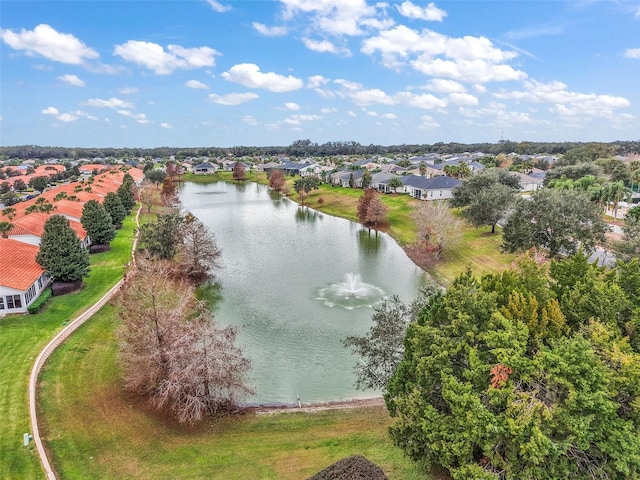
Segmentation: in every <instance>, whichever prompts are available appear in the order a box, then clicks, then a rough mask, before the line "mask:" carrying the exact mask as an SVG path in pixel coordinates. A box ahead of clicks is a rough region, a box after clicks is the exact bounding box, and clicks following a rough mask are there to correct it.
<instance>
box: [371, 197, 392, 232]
mask: <svg viewBox="0 0 640 480" xmlns="http://www.w3.org/2000/svg"><path fill="white" fill-rule="evenodd" d="M388 211H389V209H388V208H387V206H386V205H385V204H384V203H382V200H381V199H380V194H379V193H377V192H376V194H375V195H374V196H373V198H372V199H371V201H370V202H369V206H368V207H367V223H368V224H369V225H373V228H375V229H376V230H377V229H378V225H379V224H380V223H382V222H384V221H385V220H386V219H387V212H388Z"/></svg>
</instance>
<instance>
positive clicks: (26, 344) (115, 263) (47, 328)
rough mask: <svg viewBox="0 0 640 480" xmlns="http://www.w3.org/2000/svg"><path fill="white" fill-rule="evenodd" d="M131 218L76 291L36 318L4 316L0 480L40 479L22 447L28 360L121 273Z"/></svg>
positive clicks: (31, 452)
mask: <svg viewBox="0 0 640 480" xmlns="http://www.w3.org/2000/svg"><path fill="white" fill-rule="evenodd" d="M134 227H135V219H134V218H132V216H130V217H128V218H127V219H126V220H125V222H124V226H123V228H122V229H121V230H119V231H118V235H117V237H116V238H115V239H114V240H113V242H112V243H111V250H110V251H109V252H104V253H100V254H96V255H92V256H91V273H90V274H89V276H88V277H87V278H86V279H85V284H86V285H85V287H84V289H82V290H81V291H80V292H77V293H73V294H69V295H64V296H62V297H54V298H52V299H51V300H50V302H49V303H48V305H47V307H46V309H45V310H44V311H43V312H41V313H39V314H36V315H10V316H7V317H5V318H3V319H1V320H0V352H2V355H0V418H1V419H2V428H0V478H8V479H27V478H28V479H36V478H43V477H44V474H43V473H42V470H41V468H40V463H39V460H38V457H37V455H36V453H35V449H34V447H33V443H31V444H30V446H29V447H24V446H23V445H22V436H23V434H24V433H27V432H29V431H30V426H29V409H28V392H27V386H28V383H29V374H30V372H31V367H32V366H33V362H34V360H35V358H36V356H37V355H38V353H39V352H40V350H41V349H42V348H43V347H44V345H46V343H47V342H48V341H49V340H50V339H51V338H52V337H53V336H54V335H55V334H56V333H57V332H58V331H59V330H60V329H62V327H63V325H64V323H65V322H68V321H70V320H72V319H74V318H75V317H77V316H78V315H79V314H80V313H81V312H83V311H84V310H86V308H87V307H89V306H90V305H92V304H93V303H95V302H96V301H97V300H98V299H99V298H100V297H102V296H103V295H104V294H105V293H106V292H107V291H108V290H109V289H110V288H111V287H112V286H113V285H114V284H115V283H117V282H118V281H119V280H120V278H122V274H123V272H124V268H125V264H126V263H128V262H129V260H130V257H131V245H132V242H133V232H134Z"/></svg>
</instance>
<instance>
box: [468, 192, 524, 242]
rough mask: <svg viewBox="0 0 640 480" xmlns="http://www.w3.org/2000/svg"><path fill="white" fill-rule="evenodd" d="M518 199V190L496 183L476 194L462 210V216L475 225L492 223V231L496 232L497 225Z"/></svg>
mask: <svg viewBox="0 0 640 480" xmlns="http://www.w3.org/2000/svg"><path fill="white" fill-rule="evenodd" d="M515 201H516V191H515V190H514V189H513V188H511V187H508V186H506V185H503V184H502V183H496V184H494V185H491V186H489V187H487V188H485V189H484V190H480V191H479V192H477V193H476V194H475V195H474V196H473V199H472V200H471V202H470V203H469V204H468V205H467V207H466V208H465V209H464V210H462V216H463V217H464V218H466V219H467V220H469V221H470V222H471V223H472V224H473V225H474V226H476V227H480V226H482V225H490V226H491V233H495V231H496V225H497V224H498V222H499V221H500V220H501V219H502V218H503V217H504V216H505V214H506V212H507V211H509V209H510V208H511V207H512V205H513V204H514V203H515Z"/></svg>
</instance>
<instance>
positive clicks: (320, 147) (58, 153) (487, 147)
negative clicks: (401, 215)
mask: <svg viewBox="0 0 640 480" xmlns="http://www.w3.org/2000/svg"><path fill="white" fill-rule="evenodd" d="M603 146H604V148H607V149H608V152H610V153H611V155H617V154H620V155H623V154H627V153H633V152H636V153H638V152H640V142H637V141H625V142H623V141H619V142H612V143H606V144H605V143H595V142H588V143H582V142H554V143H549V142H528V141H523V142H512V141H509V140H502V141H499V142H496V143H472V144H466V143H457V142H449V143H444V142H437V143H434V144H402V145H387V146H383V145H373V144H370V145H361V144H360V143H358V142H355V141H332V142H326V143H323V144H318V143H316V142H312V141H311V140H309V139H302V140H296V141H294V142H293V143H292V144H291V145H289V146H265V147H257V146H235V147H229V148H220V147H195V148H179V147H159V148H148V149H142V148H118V149H116V148H67V147H39V146H35V145H19V146H12V147H0V159H2V158H19V159H29V158H35V159H47V158H65V159H72V160H76V159H79V158H90V159H93V158H106V159H116V158H117V159H122V158H140V157H146V158H148V159H151V158H164V159H167V158H169V157H171V156H174V157H175V158H176V160H181V159H184V158H186V157H201V156H209V157H223V156H234V157H236V158H238V157H244V156H255V157H257V156H261V155H267V156H270V155H280V154H285V155H289V156H291V157H309V156H316V157H329V156H335V155H387V154H401V155H420V154H425V153H441V154H453V153H463V152H478V151H479V152H484V153H486V154H489V155H499V154H501V153H502V154H508V153H512V152H515V153H517V154H520V155H535V154H539V153H547V154H550V155H558V154H568V153H569V152H570V151H572V150H576V151H575V152H572V153H571V155H573V156H577V157H580V155H581V151H582V150H584V149H587V150H589V149H591V150H597V149H600V150H602V149H603ZM602 157H604V156H601V158H602Z"/></svg>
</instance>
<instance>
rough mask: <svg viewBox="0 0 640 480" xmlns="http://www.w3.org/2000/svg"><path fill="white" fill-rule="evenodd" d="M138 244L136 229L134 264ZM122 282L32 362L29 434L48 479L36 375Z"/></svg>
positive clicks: (50, 473)
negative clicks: (40, 427)
mask: <svg viewBox="0 0 640 480" xmlns="http://www.w3.org/2000/svg"><path fill="white" fill-rule="evenodd" d="M141 211H142V205H140V207H139V208H138V212H137V213H136V225H137V226H140V221H139V220H140V212H141ZM137 244H138V233H137V231H136V236H135V238H134V239H133V246H132V249H131V259H132V262H133V264H134V265H135V251H136V246H137ZM123 283H124V279H122V280H120V281H119V282H118V283H116V284H115V285H114V286H113V287H112V288H111V289H110V290H109V291H108V292H107V293H106V294H105V295H104V296H103V297H102V298H101V299H100V300H98V301H97V302H96V303H95V304H94V305H92V306H91V308H89V309H88V310H86V311H85V312H84V313H82V314H81V315H80V316H78V317H77V318H76V319H74V320H73V321H72V322H71V323H69V325H67V326H66V327H65V328H63V329H62V330H61V331H60V332H58V334H57V335H56V336H55V337H53V339H52V340H51V341H50V342H49V343H48V344H47V345H46V346H45V347H44V348H43V349H42V350H41V351H40V354H39V355H38V358H36V361H35V363H34V364H33V368H32V369H31V376H30V377H29V416H30V417H31V432H32V433H31V434H32V435H33V441H34V443H35V445H36V450H37V452H38V456H39V457H40V463H41V464H42V468H43V469H44V472H45V474H46V476H47V479H48V480H56V475H55V473H54V472H53V470H52V468H51V464H50V463H49V458H48V457H47V452H46V450H45V449H44V445H43V444H42V439H41V438H40V429H39V428H38V412H37V410H36V393H37V388H38V377H39V375H40V371H41V370H42V367H43V366H44V364H45V362H46V361H47V358H49V356H50V355H51V353H53V351H54V350H55V349H56V348H58V347H59V346H60V344H62V342H64V341H65V340H66V339H67V338H68V337H69V335H71V334H72V333H73V332H74V331H75V330H76V329H77V328H78V327H80V325H82V324H83V323H84V322H86V321H87V320H89V319H90V318H91V317H92V316H93V314H94V313H96V312H97V311H98V310H100V309H101V308H102V307H103V306H104V305H105V304H106V303H107V302H108V301H109V300H111V298H112V297H113V296H114V295H115V294H116V293H117V292H118V290H120V287H121V286H122V284H123Z"/></svg>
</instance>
